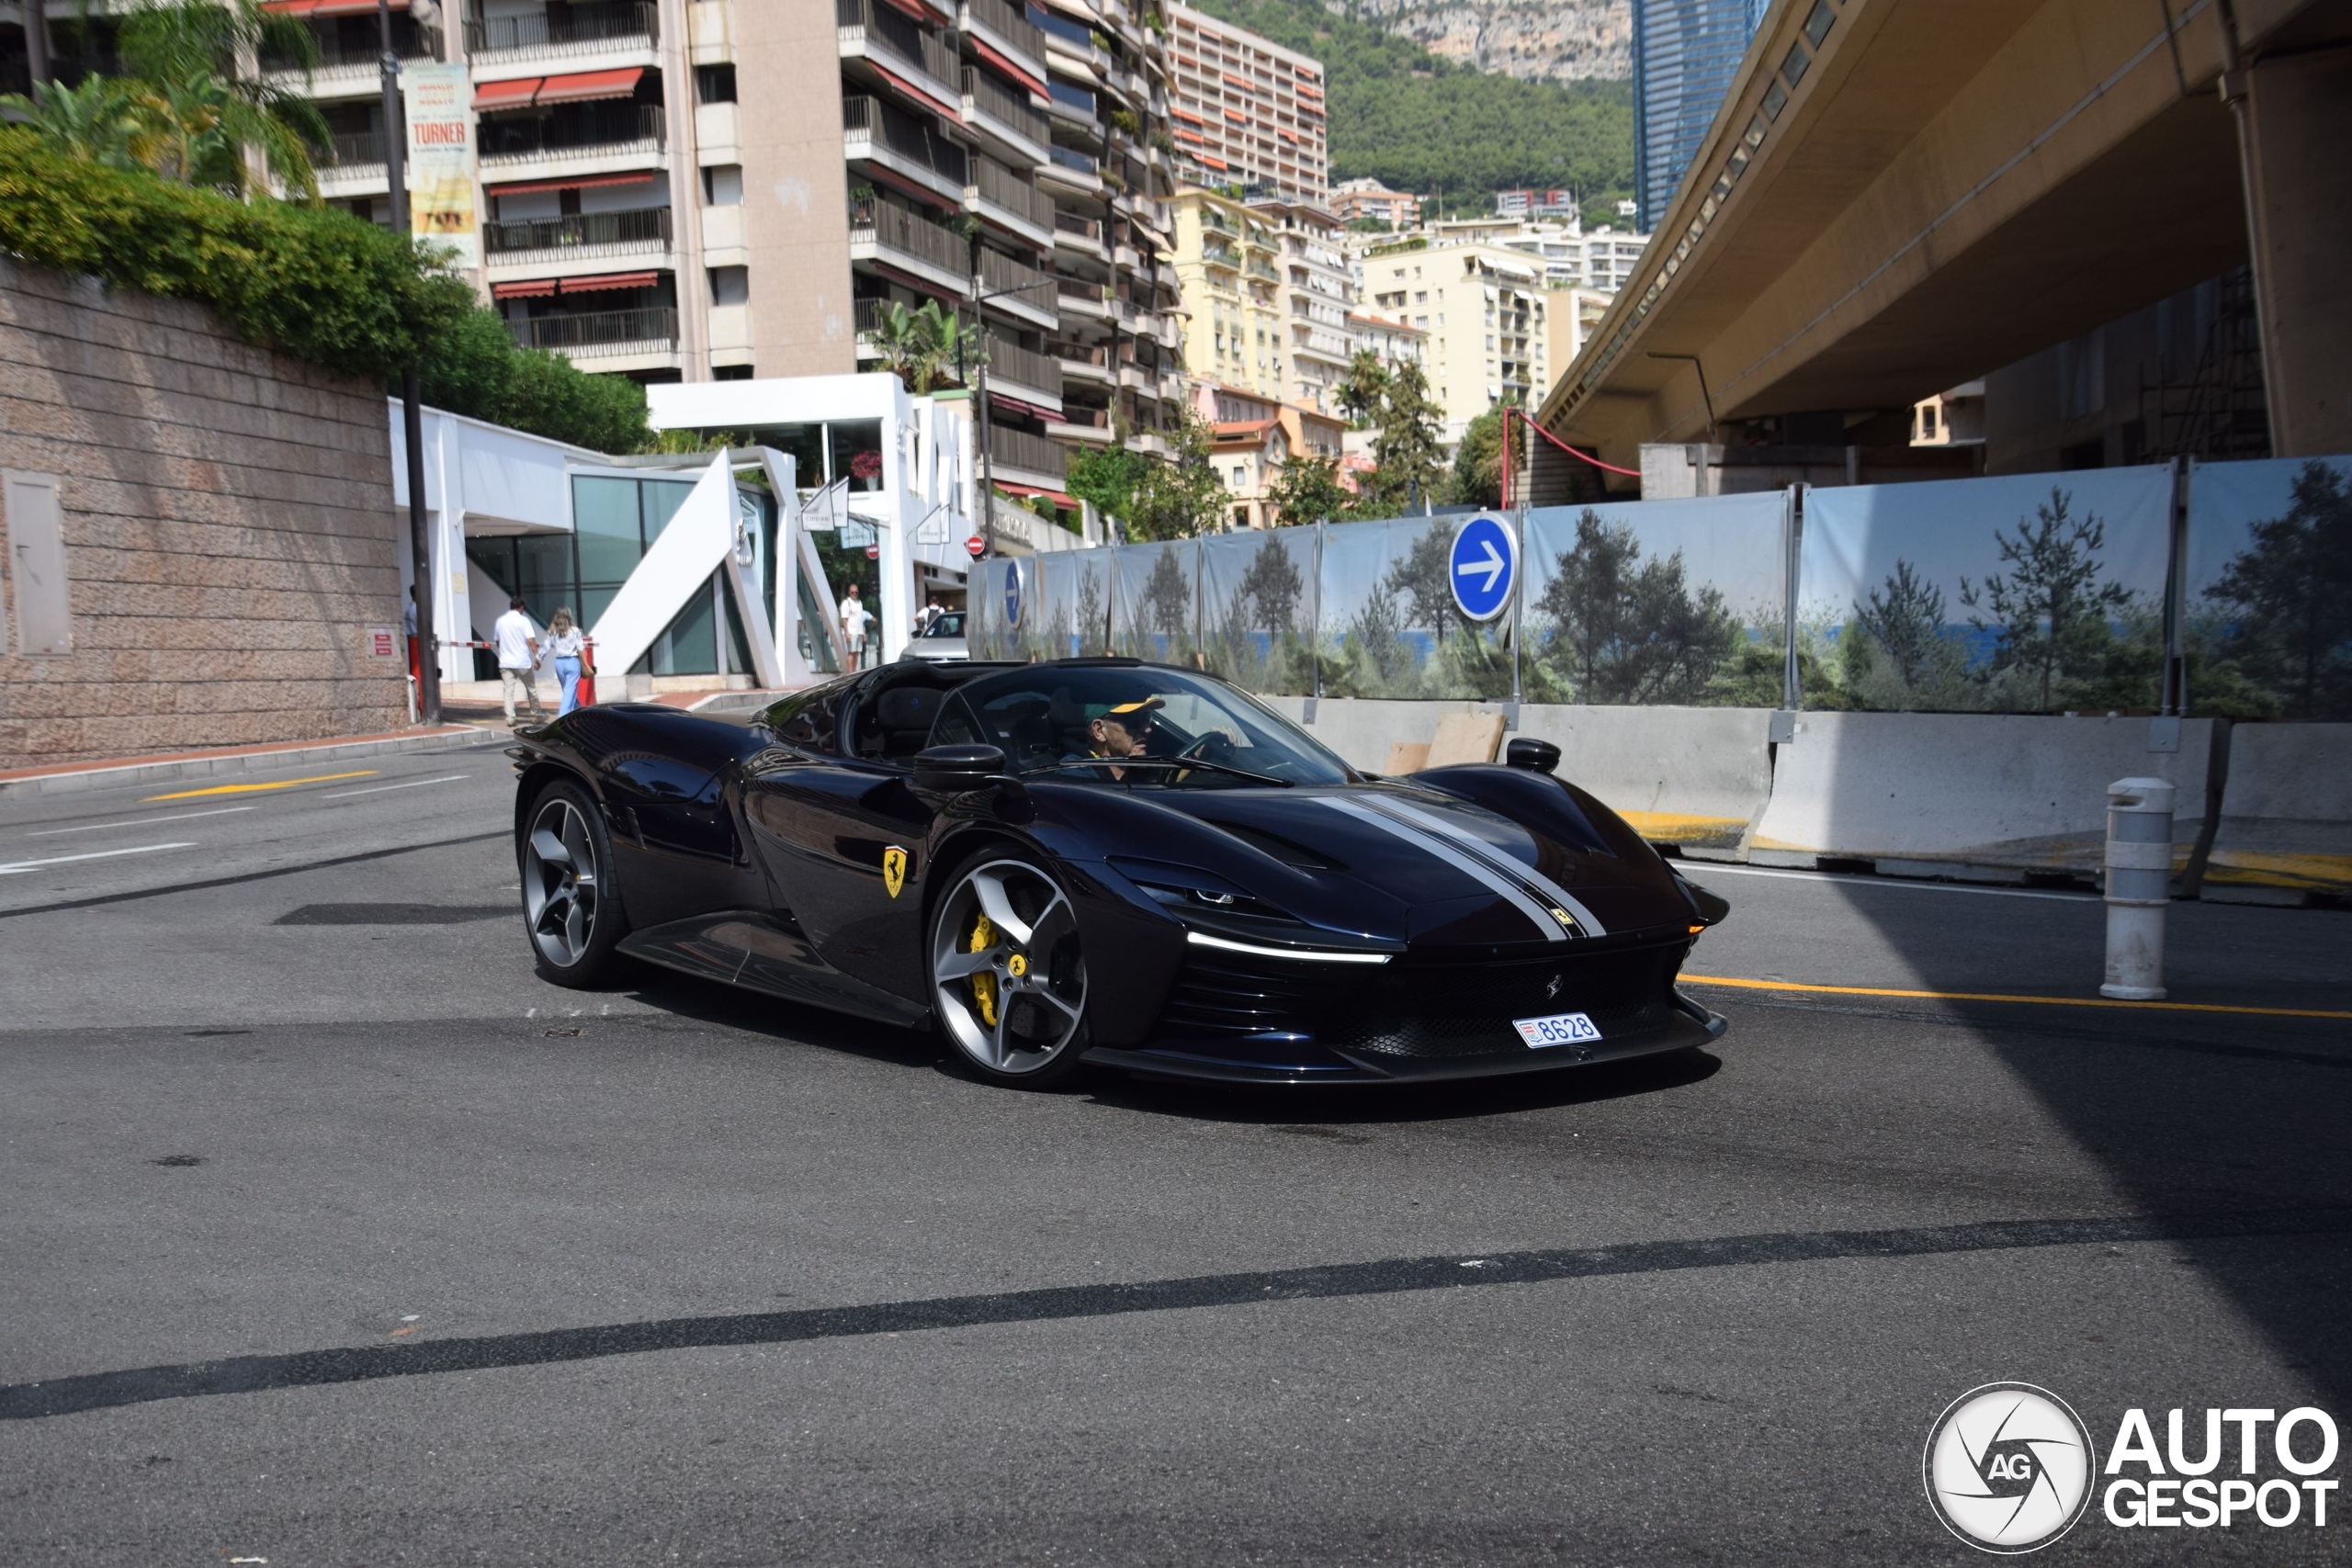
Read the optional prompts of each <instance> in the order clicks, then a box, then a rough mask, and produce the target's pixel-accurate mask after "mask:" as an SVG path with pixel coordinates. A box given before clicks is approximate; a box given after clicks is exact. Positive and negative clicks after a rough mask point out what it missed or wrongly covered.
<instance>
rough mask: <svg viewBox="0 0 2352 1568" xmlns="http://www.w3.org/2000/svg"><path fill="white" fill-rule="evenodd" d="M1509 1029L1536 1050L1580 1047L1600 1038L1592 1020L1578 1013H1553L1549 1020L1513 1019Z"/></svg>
mask: <svg viewBox="0 0 2352 1568" xmlns="http://www.w3.org/2000/svg"><path fill="white" fill-rule="evenodd" d="M1511 1027H1512V1028H1513V1029H1516V1030H1518V1031H1519V1037H1520V1038H1521V1040H1524V1041H1526V1042H1527V1043H1528V1044H1530V1045H1531V1046H1533V1047H1535V1048H1536V1049H1537V1050H1541V1049H1543V1048H1544V1046H1546V1045H1582V1044H1586V1043H1589V1042H1591V1041H1595V1040H1598V1039H1600V1030H1599V1029H1596V1028H1595V1027H1593V1022H1592V1020H1590V1019H1589V1018H1587V1017H1585V1015H1584V1014H1582V1013H1580V1012H1555V1013H1554V1014H1553V1015H1552V1016H1551V1017H1549V1018H1515V1019H1513V1020H1511Z"/></svg>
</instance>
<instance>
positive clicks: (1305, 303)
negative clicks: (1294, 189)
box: [1250, 201, 1356, 413]
mask: <svg viewBox="0 0 2352 1568" xmlns="http://www.w3.org/2000/svg"><path fill="white" fill-rule="evenodd" d="M1250 211H1251V212H1252V213H1253V214H1255V215H1256V216H1257V217H1259V218H1261V219H1262V220H1265V221H1267V222H1269V223H1272V224H1273V225H1274V226H1275V228H1276V230H1277V231H1278V233H1279V236H1280V239H1281V243H1282V254H1281V255H1280V257H1279V258H1277V261H1276V265H1278V266H1279V267H1280V268H1281V270H1282V274H1283V280H1282V287H1281V296H1282V304H1283V328H1284V330H1285V331H1286V332H1287V333H1288V334H1289V336H1288V339H1287V341H1286V342H1285V343H1284V344H1283V348H1284V354H1285V360H1284V362H1285V365H1286V366H1287V373H1286V376H1285V378H1284V382H1283V399H1284V400H1286V401H1289V402H1294V403H1297V404H1300V405H1302V406H1304V407H1306V408H1311V409H1318V410H1320V411H1322V412H1325V413H1331V412H1336V408H1335V405H1334V404H1333V402H1332V400H1331V393H1332V389H1334V388H1335V387H1336V386H1338V384H1339V383H1340V380H1341V379H1342V378H1345V377H1346V375H1347V373H1348V360H1349V357H1350V356H1351V355H1353V353H1354V352H1355V344H1354V342H1353V340H1352V338H1351V336H1350V334H1349V331H1348V315H1349V312H1350V311H1351V310H1353V309H1354V306H1355V298H1356V288H1355V278H1354V276H1353V275H1352V274H1351V272H1350V271H1349V268H1348V256H1347V250H1346V246H1345V245H1344V243H1342V242H1343V237H1344V235H1345V233H1346V229H1345V226H1344V225H1342V224H1341V223H1340V220H1338V219H1337V218H1334V217H1333V216H1331V214H1330V213H1329V212H1328V211H1326V210H1325V209H1323V208H1322V207H1321V206H1320V205H1317V204H1314V203H1309V202H1303V201H1253V202H1251V203H1250Z"/></svg>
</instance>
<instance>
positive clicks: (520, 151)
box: [481, 103, 669, 182]
mask: <svg viewBox="0 0 2352 1568" xmlns="http://www.w3.org/2000/svg"><path fill="white" fill-rule="evenodd" d="M668 134H669V132H668V129H667V120H666V119H665V118H664V114H663V110H662V106H661V105H660V104H611V103H606V104H566V105H564V106H563V107H560V108H559V109H557V110H556V111H555V112H554V113H552V114H548V115H545V116H543V117H533V118H519V117H518V118H484V119H483V120H482V122H481V168H482V178H483V179H484V180H488V181H493V182H494V181H497V180H513V179H519V178H521V177H523V176H524V175H526V174H527V173H530V172H533V171H534V170H535V169H536V168H537V167H538V166H540V165H551V164H561V165H563V167H562V168H561V169H560V170H557V169H552V168H551V169H549V170H548V172H549V173H564V174H580V173H591V172H602V171H603V170H605V169H607V168H614V169H617V168H623V167H628V166H630V165H631V164H650V163H651V162H653V161H655V160H656V159H658V158H659V156H660V154H661V152H662V146H663V145H664V143H665V141H666V140H667V137H668ZM583 163H584V164H589V165H591V167H589V168H584V169H583V168H582V167H581V166H580V165H582V164H583Z"/></svg>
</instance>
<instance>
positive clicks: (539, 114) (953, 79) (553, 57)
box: [52, 0, 1185, 491]
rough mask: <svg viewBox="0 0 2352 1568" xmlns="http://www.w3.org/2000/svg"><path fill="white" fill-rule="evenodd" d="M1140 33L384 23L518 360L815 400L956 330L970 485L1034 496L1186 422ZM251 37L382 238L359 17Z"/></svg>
mask: <svg viewBox="0 0 2352 1568" xmlns="http://www.w3.org/2000/svg"><path fill="white" fill-rule="evenodd" d="M1157 4H1158V0H1136V3H1134V4H1129V3H1128V0H1043V3H1041V4H1036V5H1026V6H1024V5H1022V4H1020V3H1018V0H569V3H567V0H473V3H472V4H470V5H464V4H462V3H461V0H442V3H441V5H440V6H437V7H435V8H434V10H433V17H434V18H435V23H434V25H425V24H421V23H420V22H419V21H417V20H416V19H415V18H414V17H411V16H410V15H409V5H408V0H393V6H392V10H393V28H394V42H395V46H396V48H397V49H398V50H399V51H400V53H401V58H402V60H403V61H404V62H417V63H420V64H421V63H425V62H453V63H454V62H462V63H463V64H464V65H465V66H466V67H467V71H466V75H467V77H468V78H469V81H470V83H471V87H472V95H473V102H472V108H473V111H474V115H475V120H476V130H477V177H476V183H475V195H476V210H477V212H478V213H479V215H480V232H481V266H480V267H479V269H478V270H476V271H475V272H474V273H473V274H472V277H473V281H474V282H475V283H476V284H477V286H478V287H479V288H481V291H482V293H483V295H484V297H485V298H487V299H489V300H490V301H491V302H492V304H493V305H494V306H495V308H496V309H497V310H499V312H500V313H501V314H502V315H503V316H504V317H505V318H506V320H507V321H508V322H509V323H510V325H511V326H512V328H513V330H514V333H515V340H516V341H517V342H518V343H520V344H526V345H527V346H532V347H538V348H547V349H552V350H554V351H556V352H559V353H561V354H564V355H568V356H570V357H571V359H573V360H574V362H575V363H577V364H579V365H580V367H582V369H586V370H592V371H599V372H608V373H613V374H619V375H627V376H630V377H633V378H637V379H639V380H642V381H646V382H649V383H658V382H671V381H688V382H692V381H705V380H714V379H721V380H723V379H736V378H745V379H748V378H753V377H758V378H776V377H793V376H811V375H844V374H849V373H852V372H855V371H857V370H859V369H862V368H864V369H871V368H876V367H879V366H880V365H881V363H882V362H883V359H884V357H885V356H884V355H883V352H882V347H881V345H880V344H878V343H877V342H876V330H877V328H879V327H880V326H881V325H882V324H883V322H884V320H885V315H886V311H887V308H888V306H889V305H890V304H892V303H899V304H904V305H907V306H910V307H919V306H920V305H922V303H923V302H924V301H927V300H933V301H937V302H938V303H939V304H940V305H941V306H942V308H943V309H948V310H955V311H956V312H957V313H958V314H960V315H961V316H962V318H963V319H964V320H965V321H967V322H970V321H974V320H978V321H981V322H983V323H984V324H985V329H986V335H987V338H988V343H989V348H988V380H989V422H988V425H987V427H986V446H987V450H988V453H989V458H990V459H991V468H992V470H993V474H994V476H995V477H996V478H997V479H999V480H1000V481H1001V483H1003V484H1004V485H1005V487H1006V488H1008V489H1020V490H1028V491H1059V489H1060V486H1061V484H1062V479H1063V474H1064V471H1065V467H1066V460H1067V457H1068V454H1069V450H1070V448H1071V447H1072V446H1091V445H1102V444H1105V443H1108V442H1110V441H1111V440H1113V439H1114V432H1115V431H1117V430H1118V429H1121V428H1125V429H1128V430H1130V431H1132V432H1134V433H1135V434H1134V435H1133V437H1132V439H1133V442H1134V444H1135V445H1136V446H1139V447H1142V448H1144V449H1146V450H1151V451H1155V452H1159V453H1165V451H1166V450H1167V443H1166V440H1165V438H1164V436H1163V435H1162V434H1160V433H1161V432H1162V431H1163V429H1164V428H1165V427H1167V426H1168V425H1170V423H1173V422H1175V421H1176V420H1178V419H1179V418H1181V412H1180V411H1181V409H1182V403H1183V399H1184V396H1185V389H1184V382H1183V379H1182V375H1181V373H1180V369H1179V363H1178V358H1177V351H1178V347H1179V344H1180V342H1181V336H1180V333H1181V328H1180V326H1179V324H1178V318H1177V317H1176V315H1175V314H1174V308H1175V305H1176V293H1175V289H1176V278H1175V274H1174V270H1173V268H1172V267H1171V266H1170V265H1169V256H1170V253H1171V251H1172V249H1173V244H1174V237H1173V234H1172V232H1171V231H1170V227H1169V224H1170V216H1169V211H1168V208H1167V204H1166V197H1167V196H1168V194H1169V192H1170V188H1171V182H1170V176H1169V164H1170V157H1169V153H1168V151H1167V147H1168V144H1169V143H1168V140H1167V138H1166V136H1165V131H1164V128H1165V126H1166V124H1167V116H1168V107H1169V106H1168V96H1167V76H1166V64H1165V51H1164V49H1163V48H1162V46H1161V43H1160V33H1159V31H1158V30H1156V29H1157V28H1159V27H1160V25H1161V24H1160V20H1159V17H1158V15H1157V11H1156V6H1157ZM277 8H280V9H293V10H296V11H297V12H298V14H300V16H301V17H302V18H303V20H304V22H305V24H306V25H307V26H308V27H309V28H311V33H312V36H313V38H314V39H316V40H317V42H318V52H319V64H318V66H317V68H316V69H315V70H314V71H313V72H312V73H311V75H310V77H309V79H308V81H307V84H305V82H304V80H303V78H302V77H301V75H300V73H297V72H295V71H292V70H290V69H284V68H282V67H279V66H277V63H276V62H267V61H265V62H262V66H263V68H264V69H265V70H267V71H268V72H269V73H270V74H271V75H272V77H273V79H275V80H276V81H277V82H278V83H279V84H280V85H287V86H291V87H294V88H296V89H297V90H300V91H305V92H307V93H308V94H309V95H310V96H311V97H312V98H313V99H314V100H315V101H316V102H317V103H318V105H319V107H320V108H321V110H322V113H323V114H324V115H325V117H326V118H327V120H328V122H329V124H330V126H331V127H332V129H333V130H334V143H333V147H332V150H331V152H330V153H329V155H328V157H327V158H326V159H325V160H324V163H323V166H322V168H321V170H320V187H321V193H322V196H323V197H325V198H326V199H327V200H329V201H332V202H334V203H337V204H339V205H342V206H345V207H347V208H349V209H351V210H353V211H355V212H357V213H359V214H361V215H363V216H367V217H370V218H373V219H375V220H378V221H386V220H389V216H390V200H389V190H390V187H389V186H388V184H387V182H386V164H385V151H384V141H383V130H384V127H383V123H382V110H381V98H380V93H379V84H378V78H377V52H378V50H377V32H376V26H377V24H376V19H375V7H374V5H373V0H300V3H299V4H293V5H281V6H279V7H277ZM55 26H56V24H55V23H54V21H52V29H54V28H55ZM967 220H968V221H967ZM977 369H978V363H977V356H976V355H975V356H972V357H971V358H970V359H968V360H967V362H965V363H962V364H959V365H951V366H950V367H947V374H948V377H949V378H950V381H951V382H953V381H955V380H956V378H959V377H960V378H962V379H964V380H966V381H971V380H974V379H976V378H977V376H976V372H977Z"/></svg>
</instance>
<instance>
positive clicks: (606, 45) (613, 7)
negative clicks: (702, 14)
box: [466, 0, 662, 68]
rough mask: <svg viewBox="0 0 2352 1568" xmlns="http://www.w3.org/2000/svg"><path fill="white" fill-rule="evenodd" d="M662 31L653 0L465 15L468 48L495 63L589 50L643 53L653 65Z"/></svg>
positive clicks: (587, 1) (585, 0) (592, 1)
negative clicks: (516, 13)
mask: <svg viewBox="0 0 2352 1568" xmlns="http://www.w3.org/2000/svg"><path fill="white" fill-rule="evenodd" d="M661 36H662V30H661V7H660V6H656V5H654V4H653V3H652V0H575V3H574V4H571V5H568V6H559V7H556V8H553V9H542V10H538V11H529V12H526V13H524V14H523V15H521V16H517V17H481V16H474V17H468V18H467V19H466V53H467V54H468V55H469V57H471V58H472V59H474V60H477V61H480V62H481V63H482V64H484V65H488V66H492V67H493V68H495V67H497V66H501V65H504V64H506V63H507V62H510V61H523V60H556V59H563V60H570V59H572V58H574V57H576V56H580V55H590V54H618V55H626V56H644V57H646V58H644V59H643V60H642V61H641V62H640V63H643V64H648V65H651V64H656V63H658V62H656V61H654V60H653V59H652V58H651V55H652V53H653V45H654V42H655V40H656V39H659V38H660V37H661Z"/></svg>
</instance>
